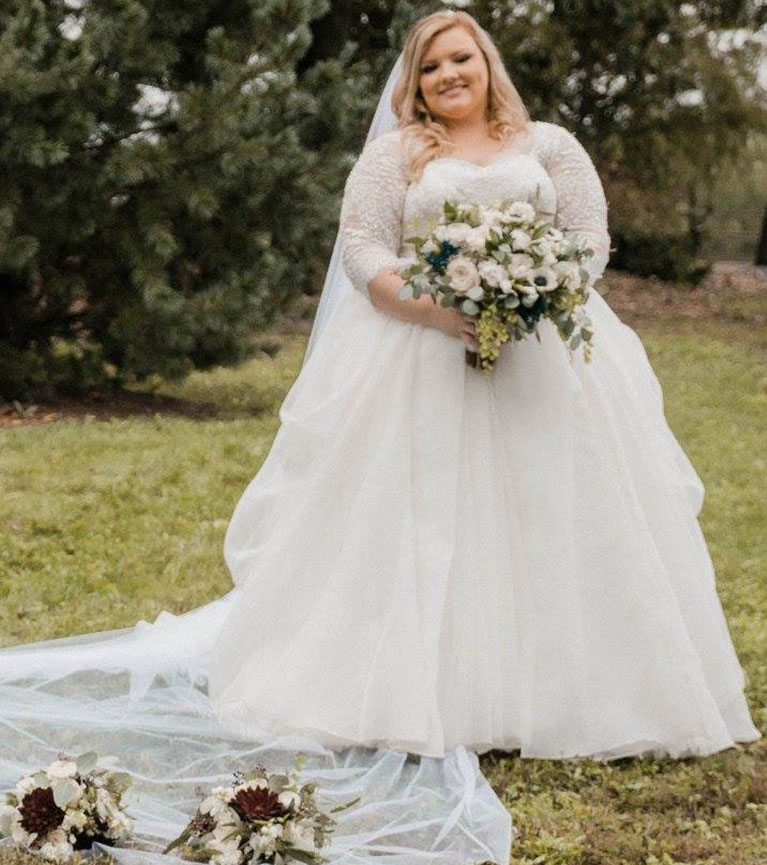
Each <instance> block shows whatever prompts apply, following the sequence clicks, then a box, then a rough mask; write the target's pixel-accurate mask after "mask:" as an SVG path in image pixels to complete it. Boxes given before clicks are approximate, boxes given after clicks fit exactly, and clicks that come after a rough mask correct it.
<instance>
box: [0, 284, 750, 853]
mask: <svg viewBox="0 0 767 865" xmlns="http://www.w3.org/2000/svg"><path fill="white" fill-rule="evenodd" d="M764 288H765V291H767V282H765V286H764ZM624 289H625V287H624V288H623V289H621V291H619V292H618V293H617V297H616V302H615V303H614V305H615V306H616V309H618V311H619V313H620V312H621V308H622V307H621V304H622V303H623V302H624V301H625V300H626V298H627V297H628V296H629V295H630V294H631V292H629V291H628V290H624ZM664 290H667V288H666V289H664V288H663V287H662V286H661V287H658V285H657V284H648V285H646V286H643V285H639V286H636V285H635V286H634V287H633V288H632V289H631V291H640V292H645V293H644V294H643V295H642V300H641V302H640V303H639V304H638V305H637V304H634V303H633V301H632V303H625V304H624V308H625V310H626V319H627V320H629V321H630V323H631V324H632V326H634V327H635V328H636V330H637V331H638V333H639V334H640V336H641V337H642V340H643V342H644V344H645V346H646V348H647V351H648V354H649V356H650V359H651V361H652V363H653V366H654V368H655V371H656V373H657V375H658V377H659V379H660V381H661V384H662V385H663V389H664V394H665V401H666V402H665V405H666V414H667V417H668V419H669V422H670V424H671V426H672V428H673V429H674V431H675V433H676V434H677V436H678V437H679V439H680V441H681V443H682V445H683V446H684V448H685V450H686V451H687V453H688V454H689V455H690V457H691V459H692V462H693V463H694V465H695V467H696V468H697V470H698V472H699V473H700V475H701V477H702V478H703V481H704V483H705V485H706V500H705V505H704V509H703V513H702V517H701V523H702V527H703V531H704V533H705V535H706V538H707V540H708V543H709V547H710V550H711V553H712V556H713V558H714V563H715V566H716V570H717V576H718V586H719V591H720V595H721V597H722V600H723V603H724V606H725V609H726V612H727V615H728V621H729V624H730V628H731V631H732V635H733V639H734V642H735V644H736V647H737V649H738V652H739V655H740V658H741V661H742V662H743V664H744V666H745V668H746V670H747V674H748V677H749V688H748V696H749V699H750V702H751V706H752V709H753V712H754V717H755V720H756V723H757V724H758V725H759V726H760V728H761V729H762V731H763V732H765V733H767V622H765V616H764V611H765V610H767V496H765V489H766V488H767V328H765V327H764V324H763V322H764V318H765V313H767V296H765V297H762V296H761V294H754V295H747V296H742V295H740V294H738V295H737V296H736V295H733V297H732V298H731V300H730V302H727V303H725V307H726V314H723V313H722V311H721V302H722V298H724V299H725V300H726V292H725V293H720V294H719V295H717V297H718V299H719V300H718V302H720V306H719V307H717V308H716V310H717V311H716V314H714V312H712V307H710V306H708V307H705V309H704V310H703V312H702V313H700V314H698V313H696V314H691V313H690V310H689V309H687V308H684V309H676V308H672V309H671V311H668V312H666V313H665V314H663V315H657V314H655V313H654V309H655V308H656V307H654V306H653V302H654V300H655V299H656V298H657V297H660V296H661V295H660V294H658V292H661V293H662V291H664ZM680 291H682V289H680ZM654 292H655V294H653V293H654ZM631 296H632V297H634V295H631ZM608 299H610V297H609V296H608ZM611 302H612V300H611ZM661 306H662V304H661ZM672 307H673V304H672ZM650 313H653V314H650ZM269 339H270V341H271V342H272V343H273V342H278V343H279V344H280V345H281V348H280V349H279V351H277V352H276V353H274V352H273V351H271V354H273V356H271V354H269V353H266V352H264V353H262V354H261V355H260V356H259V357H257V358H256V359H254V360H251V361H250V362H248V363H246V364H244V365H243V366H242V367H240V368H238V369H236V370H223V369H222V370H216V371H213V372H210V373H206V374H195V375H193V376H192V377H190V379H189V380H187V381H186V382H184V383H183V384H181V385H174V386H170V385H164V386H161V388H160V394H161V395H163V396H164V397H165V398H166V399H170V398H174V399H176V400H179V401H183V403H179V404H194V405H196V406H201V405H202V406H203V407H204V409H205V410H204V411H202V412H200V413H199V414H198V415H197V416H184V415H183V414H178V413H176V414H168V413H165V412H157V413H154V414H153V413H151V412H149V413H145V414H144V415H130V414H128V415H126V414H124V413H123V414H119V413H118V414H115V415H113V416H110V415H109V411H108V406H107V408H106V411H104V410H102V411H101V412H100V413H99V415H98V416H96V415H92V416H90V418H88V417H86V419H84V420H83V419H77V420H73V419H64V420H57V421H54V422H49V423H30V424H22V425H18V426H5V427H2V428H0V489H1V490H2V496H0V601H1V602H2V603H0V645H12V644H15V643H18V642H27V641H32V640H36V639H44V638H51V637H58V636H63V635H66V634H73V633H82V632H87V631H93V630H102V629H107V628H116V627H123V626H126V625H132V624H134V623H135V622H136V621H137V620H138V619H142V618H144V619H147V620H150V621H151V620H152V619H153V618H154V617H155V616H156V615H157V613H158V612H159V611H160V610H162V609H170V610H172V611H174V612H181V611H183V610H186V609H190V608H193V607H196V606H198V605H199V604H201V603H203V602H205V601H207V600H210V599H212V598H214V597H216V596H218V595H220V594H222V593H223V592H225V591H227V590H228V589H229V588H230V586H231V583H230V580H229V575H228V572H227V571H226V568H225V565H224V563H223V559H222V554H221V547H222V541H223V536H224V531H225V528H226V524H227V520H228V518H229V516H230V514H231V511H232V509H233V507H234V505H235V503H236V501H237V499H238V498H239V496H240V495H241V493H242V491H243V489H244V488H245V486H246V484H247V483H248V481H249V480H250V479H251V477H252V476H253V474H254V473H255V471H256V470H257V469H258V467H259V465H260V464H261V462H262V460H263V459H264V457H265V456H266V453H267V451H268V448H269V445H270V442H271V440H272V438H273V437H274V434H275V432H276V430H277V427H278V423H279V420H278V416H277V409H278V407H279V404H280V402H281V400H282V397H283V396H284V394H285V392H286V391H287V389H288V387H289V386H290V383H291V382H292V381H293V379H294V377H295V375H296V374H297V372H298V369H299V367H300V362H301V357H302V352H303V345H304V340H305V336H303V335H301V334H300V333H282V332H281V333H275V334H273V335H270V337H269ZM595 351H596V345H595ZM165 404H167V403H158V405H165ZM187 415H190V413H187ZM99 418H103V419H99ZM481 762H482V766H483V771H485V773H486V774H487V775H488V777H489V778H490V780H491V783H492V784H493V786H494V787H495V789H496V791H497V792H498V794H499V795H500V796H501V797H502V798H503V800H504V802H506V803H507V805H508V806H509V808H510V809H511V810H512V813H513V815H514V820H515V827H516V832H517V837H516V840H515V844H514V850H513V861H514V862H515V863H518V865H523V863H524V865H533V863H536V865H672V863H677V865H682V863H688V865H693V863H695V865H697V863H712V865H736V863H738V865H741V863H742V865H758V863H767V745H766V744H765V743H764V741H763V742H760V743H757V744H756V745H753V746H750V747H748V748H746V749H739V750H735V749H733V750H731V751H729V752H725V753H722V754H719V755H715V756H713V757H709V758H706V759H698V760H683V761H670V760H651V761H641V762H640V761H635V760H626V761H621V762H619V763H613V764H608V765H604V764H598V763H593V762H591V761H578V762H576V761H564V762H558V761H544V760H525V761H520V760H519V759H517V758H515V757H512V756H509V755H508V754H503V753H502V752H491V753H489V754H486V755H483V756H482V758H481ZM21 858H22V857H17V856H14V855H12V854H11V855H9V854H8V853H7V852H6V853H0V863H6V862H15V861H20V860H21Z"/></svg>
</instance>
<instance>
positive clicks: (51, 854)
mask: <svg viewBox="0 0 767 865" xmlns="http://www.w3.org/2000/svg"><path fill="white" fill-rule="evenodd" d="M39 853H40V855H41V856H42V857H43V859H47V860H48V861H49V862H65V861H66V860H67V859H69V858H70V856H71V855H72V854H73V853H74V849H73V847H72V845H71V844H70V843H69V839H68V838H67V833H66V832H64V831H63V830H62V829H54V830H53V832H50V833H49V834H48V839H47V841H46V842H45V844H43V845H42V846H41V847H40V850H39Z"/></svg>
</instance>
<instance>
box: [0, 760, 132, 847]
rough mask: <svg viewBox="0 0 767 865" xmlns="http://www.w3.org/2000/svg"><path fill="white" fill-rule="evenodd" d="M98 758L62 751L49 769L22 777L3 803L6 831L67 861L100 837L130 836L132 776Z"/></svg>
mask: <svg viewBox="0 0 767 865" xmlns="http://www.w3.org/2000/svg"><path fill="white" fill-rule="evenodd" d="M96 762H97V756H96V754H95V753H94V752H93V751H89V752H88V753H86V754H82V755H80V756H79V757H77V758H75V759H74V760H72V759H70V758H68V757H67V756H66V755H64V754H59V759H57V760H54V762H53V763H51V764H50V766H48V768H47V769H42V770H40V771H39V772H36V773H35V774H34V775H29V776H27V777H24V778H22V779H21V780H20V781H19V782H18V783H17V784H16V791H15V792H14V793H7V794H6V804H5V805H3V806H0V835H4V836H10V837H11V839H12V840H13V841H15V842H16V843H17V844H20V845H21V846H23V847H24V848H25V849H27V850H29V851H30V852H32V853H36V854H38V855H40V856H42V858H43V859H47V860H48V861H49V862H55V863H63V862H67V861H68V860H70V859H71V858H72V857H73V855H74V851H75V850H85V849H87V848H89V847H90V846H91V845H92V844H93V842H94V841H101V842H102V843H107V844H109V843H114V842H115V841H119V840H122V839H123V838H125V837H126V836H127V835H128V834H129V833H130V831H131V829H132V827H133V821H132V820H131V819H130V818H129V817H128V816H126V814H125V809H124V806H123V802H122V797H123V794H124V793H125V791H126V790H127V789H128V787H129V786H130V784H131V783H132V779H131V777H130V775H128V774H127V772H109V771H107V770H105V769H101V768H97V766H96Z"/></svg>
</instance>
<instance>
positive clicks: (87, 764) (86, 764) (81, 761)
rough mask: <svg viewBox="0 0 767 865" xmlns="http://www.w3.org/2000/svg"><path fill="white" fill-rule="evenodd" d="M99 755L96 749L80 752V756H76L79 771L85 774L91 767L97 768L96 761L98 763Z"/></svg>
mask: <svg viewBox="0 0 767 865" xmlns="http://www.w3.org/2000/svg"><path fill="white" fill-rule="evenodd" d="M98 759H99V756H98V754H97V753H96V752H95V751H86V752H85V753H84V754H80V756H79V757H75V763H77V771H78V772H79V773H80V774H81V775H84V774H85V773H86V772H90V771H91V769H95V768H96V763H98Z"/></svg>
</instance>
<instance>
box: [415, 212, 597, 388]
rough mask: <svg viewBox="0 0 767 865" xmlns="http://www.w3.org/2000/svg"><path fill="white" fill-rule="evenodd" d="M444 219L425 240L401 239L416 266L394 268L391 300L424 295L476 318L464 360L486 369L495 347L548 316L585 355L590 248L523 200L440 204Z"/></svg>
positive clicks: (532, 328) (588, 351) (588, 343)
mask: <svg viewBox="0 0 767 865" xmlns="http://www.w3.org/2000/svg"><path fill="white" fill-rule="evenodd" d="M443 210H444V215H443V217H442V218H441V219H440V220H439V221H438V222H437V224H436V225H435V226H434V228H433V229H432V230H431V232H430V233H429V234H428V235H427V236H426V237H409V238H407V240H408V242H409V243H412V244H413V246H414V247H415V251H416V261H415V262H414V263H413V264H409V265H406V266H404V267H402V268H400V269H399V271H398V272H399V274H400V276H402V277H403V278H404V280H405V284H404V285H403V286H402V288H401V289H400V292H399V298H400V299H401V300H406V299H408V298H411V297H420V295H421V294H423V293H425V292H428V293H429V294H431V296H432V298H433V300H434V301H435V303H436V302H437V300H438V299H440V301H441V303H442V306H445V307H449V306H456V307H458V308H460V309H461V311H462V312H464V313H466V314H467V315H470V316H473V317H475V318H476V333H477V341H478V343H479V351H478V352H475V351H472V350H470V349H467V351H466V361H467V363H469V364H470V365H471V366H477V365H479V366H480V367H481V368H482V369H483V370H484V371H485V372H490V371H491V370H492V368H493V366H494V364H495V361H496V360H497V358H498V355H499V352H500V347H501V345H502V344H503V343H504V342H506V341H507V340H509V339H510V338H511V337H513V338H514V339H524V338H525V337H527V335H528V334H530V333H534V334H535V336H536V338H537V339H538V341H540V335H539V333H538V330H537V326H538V322H539V320H540V319H541V318H548V319H550V320H551V321H552V322H553V323H554V324H555V325H556V327H557V330H558V332H559V335H560V336H561V337H562V339H563V340H564V341H565V342H566V343H568V345H569V348H570V350H571V351H574V350H575V349H576V348H577V347H578V346H579V345H581V344H582V345H583V353H584V359H585V360H587V361H588V360H589V359H590V356H591V338H592V336H593V331H592V329H591V321H590V319H589V318H588V316H587V315H586V314H585V310H584V308H583V305H584V303H585V302H586V300H587V298H588V293H589V289H588V273H587V271H586V269H585V268H584V267H583V266H582V262H583V261H584V260H585V259H586V258H587V257H588V256H590V255H593V251H592V250H591V249H589V248H587V247H586V246H585V245H583V244H580V243H574V242H572V241H570V240H568V239H567V238H566V237H565V235H564V234H563V233H562V232H561V231H560V230H559V229H558V228H555V227H554V225H552V223H551V222H550V221H547V220H545V219H540V218H537V217H536V211H535V208H534V207H533V206H532V205H531V204H529V203H528V202H526V201H510V200H503V201H495V202H492V203H491V204H489V205H483V204H475V203H473V202H472V203H464V204H462V203H456V202H453V201H449V200H448V201H445V203H444V205H443Z"/></svg>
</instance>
